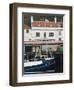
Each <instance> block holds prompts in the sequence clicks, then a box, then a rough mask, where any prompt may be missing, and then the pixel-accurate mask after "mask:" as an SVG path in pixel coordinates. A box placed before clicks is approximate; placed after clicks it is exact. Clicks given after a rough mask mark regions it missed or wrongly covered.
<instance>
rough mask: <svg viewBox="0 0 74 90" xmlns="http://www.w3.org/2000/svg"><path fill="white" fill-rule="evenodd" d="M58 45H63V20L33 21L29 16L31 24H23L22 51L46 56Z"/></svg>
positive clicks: (55, 18)
mask: <svg viewBox="0 0 74 90" xmlns="http://www.w3.org/2000/svg"><path fill="white" fill-rule="evenodd" d="M59 45H63V21H59V22H58V21H57V17H54V20H53V21H49V20H47V19H45V20H44V21H43V20H40V21H36V20H35V21H34V17H33V16H31V25H30V26H29V25H27V24H24V53H26V54H27V55H28V54H32V52H34V53H35V56H40V57H42V56H43V53H44V57H47V54H45V53H48V52H50V53H51V51H56V50H57V47H58V46H59Z"/></svg>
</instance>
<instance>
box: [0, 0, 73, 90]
mask: <svg viewBox="0 0 74 90" xmlns="http://www.w3.org/2000/svg"><path fill="white" fill-rule="evenodd" d="M12 2H23V3H25V2H26V3H39V4H53V5H54V4H55V5H72V6H73V11H74V0H0V90H40V89H41V90H74V78H73V83H71V84H54V85H42V86H41V85H39V86H26V87H24V86H23V87H11V86H9V3H12ZM73 16H74V12H73ZM73 22H74V18H73ZM73 30H74V24H73ZM73 38H74V31H73ZM73 46H74V39H73ZM73 51H74V48H73ZM73 60H74V54H73ZM73 68H74V61H73ZM73 76H74V69H73Z"/></svg>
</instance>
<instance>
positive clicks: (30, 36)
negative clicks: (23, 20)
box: [24, 28, 63, 41]
mask: <svg viewBox="0 0 74 90" xmlns="http://www.w3.org/2000/svg"><path fill="white" fill-rule="evenodd" d="M59 31H60V32H61V35H59ZM37 32H39V33H40V37H36V33H37ZM44 32H46V38H44ZM51 32H52V33H54V36H51V37H49V33H51ZM59 38H61V39H62V40H63V29H57V28H56V29H50V28H49V29H37V28H36V29H29V33H26V29H24V41H29V39H31V40H37V39H40V40H44V39H46V40H50V39H55V40H59Z"/></svg>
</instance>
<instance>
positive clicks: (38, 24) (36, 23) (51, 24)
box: [32, 21, 63, 27]
mask: <svg viewBox="0 0 74 90" xmlns="http://www.w3.org/2000/svg"><path fill="white" fill-rule="evenodd" d="M32 27H63V22H57V23H55V22H54V21H52V22H50V21H49V22H48V21H33V22H32Z"/></svg>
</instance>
